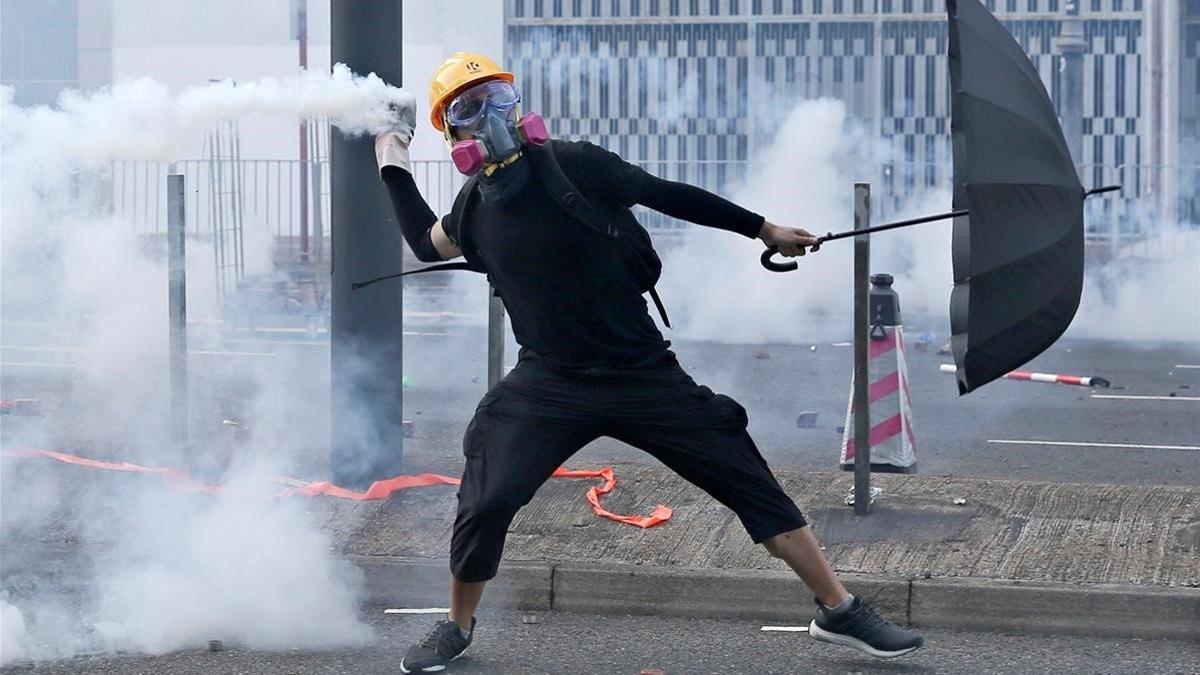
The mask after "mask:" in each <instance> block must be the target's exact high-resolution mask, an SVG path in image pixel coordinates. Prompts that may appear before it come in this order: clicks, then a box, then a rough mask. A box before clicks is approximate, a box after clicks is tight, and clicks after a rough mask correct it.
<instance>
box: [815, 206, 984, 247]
mask: <svg viewBox="0 0 1200 675" xmlns="http://www.w3.org/2000/svg"><path fill="white" fill-rule="evenodd" d="M968 213H970V212H969V211H967V210H966V209H963V210H960V211H949V212H947V213H938V214H935V215H932V216H921V217H920V218H910V219H909V220H897V221H896V222H894V223H884V224H883V225H876V226H875V227H868V228H866V229H862V230H847V231H845V232H838V233H836V234H835V233H833V232H830V233H829V234H826V235H824V236H822V237H818V239H819V240H820V241H821V242H822V243H824V242H827V241H833V240H834V239H845V238H846V237H853V236H854V235H856V234H871V233H874V232H883V231H884V230H894V229H896V228H899V227H908V226H909V225H920V224H921V223H932V222H934V221H938V220H948V219H950V218H957V217H958V216H965V215H967V214H968Z"/></svg>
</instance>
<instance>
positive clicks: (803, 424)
mask: <svg viewBox="0 0 1200 675" xmlns="http://www.w3.org/2000/svg"><path fill="white" fill-rule="evenodd" d="M796 428H797V429H815V428H817V413H816V412H814V411H812V410H805V411H804V412H802V413H800V416H799V417H797V418H796Z"/></svg>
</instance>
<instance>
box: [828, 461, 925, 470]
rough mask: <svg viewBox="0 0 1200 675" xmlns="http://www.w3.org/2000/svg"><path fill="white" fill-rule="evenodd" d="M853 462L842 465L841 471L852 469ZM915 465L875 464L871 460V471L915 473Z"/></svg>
mask: <svg viewBox="0 0 1200 675" xmlns="http://www.w3.org/2000/svg"><path fill="white" fill-rule="evenodd" d="M853 470H854V462H850V463H849V464H843V465H842V471H853ZM916 472H917V465H916V463H915V462H914V463H912V464H910V465H908V466H896V465H895V464H876V463H874V462H871V473H916Z"/></svg>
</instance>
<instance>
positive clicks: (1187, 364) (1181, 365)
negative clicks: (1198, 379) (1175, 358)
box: [1175, 363, 1200, 370]
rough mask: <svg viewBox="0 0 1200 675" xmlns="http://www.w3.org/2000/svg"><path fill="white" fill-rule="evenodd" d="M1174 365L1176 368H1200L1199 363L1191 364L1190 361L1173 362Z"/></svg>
mask: <svg viewBox="0 0 1200 675" xmlns="http://www.w3.org/2000/svg"><path fill="white" fill-rule="evenodd" d="M1175 367H1176V368H1184V369H1189V368H1190V369H1192V370H1200V365H1194V364H1191V363H1176V364H1175Z"/></svg>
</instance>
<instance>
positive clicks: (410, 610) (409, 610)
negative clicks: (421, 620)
mask: <svg viewBox="0 0 1200 675" xmlns="http://www.w3.org/2000/svg"><path fill="white" fill-rule="evenodd" d="M383 613H384V614H449V613H450V608H449V607H401V608H400V609H385V610H383Z"/></svg>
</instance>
